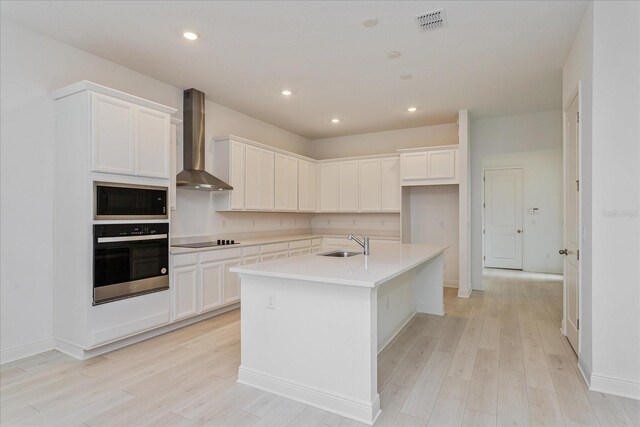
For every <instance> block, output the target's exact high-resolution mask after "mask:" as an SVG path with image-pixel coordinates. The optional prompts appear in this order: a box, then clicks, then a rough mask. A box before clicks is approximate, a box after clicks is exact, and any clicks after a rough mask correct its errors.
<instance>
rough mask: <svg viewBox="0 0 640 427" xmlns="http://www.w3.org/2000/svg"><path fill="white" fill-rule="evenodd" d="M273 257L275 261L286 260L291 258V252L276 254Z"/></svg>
mask: <svg viewBox="0 0 640 427" xmlns="http://www.w3.org/2000/svg"><path fill="white" fill-rule="evenodd" d="M273 255H274V258H275V259H285V258H289V251H284V252H276V253H275V254H273Z"/></svg>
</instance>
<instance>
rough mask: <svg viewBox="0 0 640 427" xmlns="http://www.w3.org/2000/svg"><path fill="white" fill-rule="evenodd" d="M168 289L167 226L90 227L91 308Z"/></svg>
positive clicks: (163, 224) (101, 225) (158, 224)
mask: <svg viewBox="0 0 640 427" xmlns="http://www.w3.org/2000/svg"><path fill="white" fill-rule="evenodd" d="M166 289H169V224H168V223H143V224H96V225H94V226H93V304H94V305H96V304H102V303H105V302H110V301H115V300H118V299H123V298H129V297H132V296H136V295H141V294H146V293H150V292H157V291H162V290H166Z"/></svg>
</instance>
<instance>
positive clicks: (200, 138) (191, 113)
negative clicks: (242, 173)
mask: <svg viewBox="0 0 640 427" xmlns="http://www.w3.org/2000/svg"><path fill="white" fill-rule="evenodd" d="M183 115H184V141H183V145H184V170H183V171H182V172H180V173H179V174H178V176H177V177H176V186H177V187H181V188H186V189H188V190H204V191H220V190H233V187H232V186H230V185H229V184H227V183H226V182H224V181H223V180H221V179H219V178H216V177H215V176H213V175H211V174H210V173H208V172H207V171H205V170H204V93H202V92H200V91H199V90H196V89H188V90H185V91H184V109H183Z"/></svg>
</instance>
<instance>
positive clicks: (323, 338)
mask: <svg viewBox="0 0 640 427" xmlns="http://www.w3.org/2000/svg"><path fill="white" fill-rule="evenodd" d="M382 246H383V247H379V248H374V250H372V255H369V256H366V257H365V256H364V255H358V256H354V257H351V258H346V259H342V258H329V257H322V256H317V255H307V256H303V257H296V258H293V259H288V260H280V261H274V262H268V263H263V264H256V265H248V266H242V267H235V268H234V269H232V271H236V272H238V273H240V278H241V288H242V298H241V300H242V314H241V340H242V341H241V342H242V356H241V365H240V369H239V371H238V382H240V383H243V384H247V385H250V386H253V387H256V388H259V389H262V390H265V391H269V392H271V393H275V394H278V395H281V396H284V397H287V398H290V399H293V400H297V401H300V402H303V403H306V404H308V405H311V406H314V407H317V408H321V409H324V410H327V411H329V412H333V413H336V414H339V415H342V416H345V417H348V418H351V419H354V420H357V421H360V422H363V423H366V424H370V425H372V424H373V423H374V422H375V420H376V419H377V418H378V416H379V415H380V413H381V408H380V396H379V395H378V389H377V388H378V387H377V386H378V384H377V383H378V377H377V364H378V360H377V356H378V353H379V352H380V351H382V349H383V348H384V347H385V346H386V345H387V344H388V343H389V342H390V341H391V340H392V339H393V337H394V336H395V335H396V334H397V333H398V332H399V331H400V330H401V329H402V328H403V327H404V326H405V325H406V324H407V323H408V322H409V320H411V318H412V317H413V316H414V315H415V314H416V313H417V312H420V313H430V314H438V315H442V314H444V310H443V255H442V253H443V251H444V250H445V249H446V247H445V246H434V245H401V244H397V245H396V244H388V245H382ZM383 409H384V408H383Z"/></svg>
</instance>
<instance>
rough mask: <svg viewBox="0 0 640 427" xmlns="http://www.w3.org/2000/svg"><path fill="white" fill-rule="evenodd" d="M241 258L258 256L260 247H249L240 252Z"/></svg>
mask: <svg viewBox="0 0 640 427" xmlns="http://www.w3.org/2000/svg"><path fill="white" fill-rule="evenodd" d="M242 255H243V256H254V255H260V246H249V247H246V248H244V249H243V250H242Z"/></svg>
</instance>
